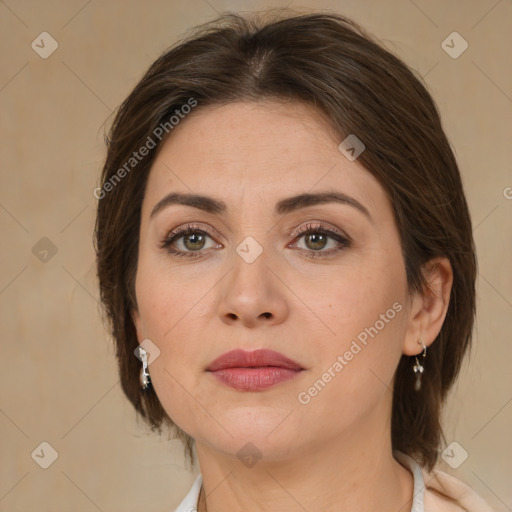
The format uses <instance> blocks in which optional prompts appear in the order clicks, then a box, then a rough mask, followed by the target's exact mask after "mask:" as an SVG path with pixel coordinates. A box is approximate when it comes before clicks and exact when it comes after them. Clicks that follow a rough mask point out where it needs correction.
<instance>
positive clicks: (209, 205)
mask: <svg viewBox="0 0 512 512" xmlns="http://www.w3.org/2000/svg"><path fill="white" fill-rule="evenodd" d="M326 203H341V204H346V205H348V206H352V207H354V208H356V209H357V210H359V211H360V212H361V213H363V214H364V215H365V216H366V217H367V218H368V219H369V220H370V221H371V222H373V219H372V217H371V215H370V212H369V211H368V209H367V208H366V207H365V206H363V205H362V204H361V203H360V202H359V201H357V200H356V199H354V198H353V197H350V196H348V195H346V194H342V193H340V192H334V191H333V192H320V193H315V194H308V193H305V194H299V195H297V196H292V197H287V198H285V199H281V200H280V201H278V202H277V204H276V207H275V212H276V214H278V215H286V214H287V213H290V212H293V211H296V210H299V209H301V208H307V207H309V206H315V205H318V204H326ZM173 204H182V205H185V206H192V207H193V208H198V209H199V210H203V211H205V212H208V213H213V214H224V213H226V212H227V210H228V207H227V205H226V203H224V201H221V200H220V199H215V198H213V197H208V196H203V195H199V194H181V193H178V192H171V193H170V194H168V195H166V196H165V197H164V198H163V199H161V200H160V201H158V203H157V204H156V205H155V206H154V207H153V209H152V210H151V214H150V218H151V217H154V216H155V215H156V214H157V213H158V212H159V211H161V210H163V209H164V208H166V207H168V206H170V205H173Z"/></svg>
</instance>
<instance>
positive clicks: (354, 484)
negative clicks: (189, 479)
mask: <svg viewBox="0 0 512 512" xmlns="http://www.w3.org/2000/svg"><path fill="white" fill-rule="evenodd" d="M369 423H370V422H365V424H366V425H369ZM373 425H374V424H373ZM373 425H372V424H371V423H370V425H369V428H367V429H364V428H363V429H361V428H360V426H358V428H357V429H354V431H357V432H352V433H346V434H345V435H340V434H338V435H336V436H333V438H332V439H328V440H321V441H322V442H318V443H315V444H314V445H313V444H312V445H310V446H309V447H307V448H305V449H303V450H301V453H297V454H294V456H289V457H283V458H281V459H279V460H276V459H272V460H269V459H268V458H266V457H265V454H263V458H262V459H261V460H259V461H258V462H257V464H255V465H254V466H252V467H250V468H249V467H246V466H244V465H243V464H242V463H241V462H240V461H239V460H238V459H237V458H236V456H231V457H230V456H226V455H225V454H220V453H219V452H218V451H216V450H215V449H213V448H212V447H211V445H206V444H203V443H198V442H197V440H196V449H197V454H198V458H199V464H200V468H201V473H202V476H203V486H204V490H205V492H204V493H203V494H204V496H205V498H206V499H205V500H201V501H205V503H202V504H200V507H199V509H198V510H199V512H204V511H205V510H207V511H208V512H221V511H225V510H244V511H247V512H266V511H274V510H280V511H283V512H287V511H298V510H336V511H341V512H343V511H353V510H358V511H359V512H372V511H375V510H379V511H381V512H387V511H390V512H397V511H400V512H408V511H409V510H410V508H411V504H412V496H413V479H412V475H411V474H410V472H409V471H408V470H407V469H406V468H404V467H403V466H401V465H400V464H399V463H398V462H397V461H396V460H395V459H394V458H393V456H392V449H391V441H390V435H389V434H390V433H389V425H388V426H387V429H386V430H385V431H382V432H380V433H379V432H376V431H375V430H376V428H375V426H373Z"/></svg>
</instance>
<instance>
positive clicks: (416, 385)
mask: <svg viewBox="0 0 512 512" xmlns="http://www.w3.org/2000/svg"><path fill="white" fill-rule="evenodd" d="M418 344H420V345H421V346H422V347H423V354H422V357H423V359H425V357H427V347H426V346H425V344H424V343H423V341H421V340H418ZM415 359H416V364H415V365H414V366H413V367H412V369H413V370H414V373H415V374H416V382H415V383H414V389H415V391H419V390H420V388H421V374H422V373H423V372H424V371H425V367H424V366H423V365H422V364H421V363H420V362H419V361H418V356H416V357H415Z"/></svg>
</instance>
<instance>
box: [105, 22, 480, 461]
mask: <svg viewBox="0 0 512 512" xmlns="http://www.w3.org/2000/svg"><path fill="white" fill-rule="evenodd" d="M191 98H193V99H194V101H197V107H196V111H197V110H198V109H201V108H202V107H204V106H210V105H217V104H226V103H230V102H235V101H258V100H262V99H280V98H281V99H288V100H290V99H291V100H294V101H300V102H305V103H307V104H309V105H312V106H313V107H314V108H315V109H316V110H317V111H318V112H321V113H322V114H324V116H325V117H326V118H327V119H328V120H329V122H330V123H331V124H332V127H333V128H334V130H335V132H336V133H337V134H339V137H340V142H341V140H343V139H344V138H345V137H346V136H347V135H348V134H355V135H356V136H357V137H358V138H360V139H361V140H362V141H363V142H364V144H365V146H366V150H365V151H364V152H363V153H362V154H361V155H360V156H359V158H358V162H360V163H361V164H362V165H363V166H364V167H365V168H366V169H367V170H368V171H369V172H370V173H371V174H372V175H373V176H375V177H376V178H377V179H378V180H379V182H380V183H381V185H382V186H383V187H384V189H385V190H386V192H387V194H388V196H389V198H390V201H391V203H392V206H393V211H394V217H395V221H396V224H397V227H398V230H399V233H400V237H401V245H402V254H403V258H404V264H405V269H406V274H407V282H408V287H409V290H410V291H411V292H413V291H422V290H423V289H424V287H425V286H427V285H426V282H425V279H424V278H423V274H422V272H421V269H422V266H423V264H425V263H426V262H427V261H429V260H431V259H433V258H435V257H440V256H445V257H447V258H448V259H449V261H450V263H451V266H452V269H453V285H452V290H451V297H450V304H449V308H448V312H447V315H446V318H445V321H444V324H443V327H442V329H441V331H440V333H439V335H438V337H437V339H436V340H435V342H434V343H433V345H432V346H431V347H430V349H429V353H428V358H427V361H426V364H427V371H426V372H425V374H424V378H423V385H422V388H421V390H420V391H419V392H416V391H414V373H413V372H412V370H411V358H410V357H409V356H405V355H404V356H402V358H401V360H400V362H399V365H398V368H397V370H396V375H395V380H394V391H393V393H394V395H393V406H392V425H391V432H392V445H393V449H397V450H401V451H403V452H405V453H406V454H408V455H410V456H412V457H415V458H416V459H417V460H418V461H419V462H420V463H422V464H423V465H424V466H426V467H428V468H429V469H430V468H432V466H433V465H434V464H435V463H436V461H437V457H438V450H439V445H440V443H441V440H442V438H443V434H442V428H441V422H440V417H441V410H442V405H443V403H444V401H445V399H446V396H447V392H448V390H449V389H450V387H451V386H452V384H453V382H454V380H455V378H456V377H457V375H458V372H459V369H460V366H461V362H462V359H463V356H464V354H465V352H466V350H467V348H468V346H469V345H470V341H471V333H472V326H473V320H474V314H475V279H476V257H475V248H474V242H473V237H472V229H471V220H470V215H469V212H468V207H467V203H466V199H465V197H464V192H463V187H462V183H461V177H460V173H459V169H458V167H457V163H456V160H455V157H454V154H453V152H452V150H451V148H450V144H449V142H448V140H447V138H446V135H445V133H444V132H443V129H442V126H441V121H440V117H439V114H438V111H437V108H436V105H435V103H434V101H433V100H432V98H431V96H430V94H429V93H428V92H427V90H426V88H425V86H424V85H422V83H421V82H420V81H419V80H418V79H417V78H416V77H415V75H414V74H413V73H412V72H411V71H410V70H409V68H408V67H407V66H406V65H405V64H404V63H403V62H402V61H401V60H400V59H398V58H397V57H395V56H394V55H392V54H391V53H390V52H388V51H387V50H385V49H384V48H383V47H382V46H381V45H380V44H379V43H377V42H375V41H374V40H373V38H372V37H371V36H369V35H367V34H366V33H365V32H364V31H363V30H362V29H361V28H360V27H358V26H357V25H356V24H355V23H354V22H353V21H351V20H349V19H347V18H345V17H342V16H340V15H335V14H323V13H313V14H306V15H298V16H297V15H293V16H289V15H287V16H285V17H272V18H271V19H268V18H265V17H261V16H260V17H249V18H244V17H241V16H239V15H236V14H227V15H223V16H221V17H220V18H219V19H217V20H215V21H213V22H211V23H208V24H206V25H203V26H201V27H199V28H198V29H197V30H196V31H195V32H194V34H193V35H192V36H191V37H189V38H188V39H186V40H184V41H181V42H180V43H179V44H177V45H175V46H174V47H173V48H171V49H170V50H169V51H167V52H166V53H164V54H163V55H162V56H161V57H160V58H159V59H158V60H156V61H155V62H154V63H153V64H152V65H151V67H150V68H149V70H148V71H147V73H146V74H145V75H144V77H143V78H142V79H141V81H140V82H139V83H138V84H137V86H136V87H135V89H134V90H133V91H132V93H131V94H130V95H129V96H128V98H127V99H126V100H125V101H124V103H123V104H122V105H121V106H120V108H119V110H118V112H117V115H116V117H115V120H114V123H113V126H112V128H111V131H110V135H109V137H108V141H107V145H108V154H107V158H106V162H105V165H104V168H103V173H102V189H101V195H100V197H101V199H100V200H99V204H98V212H97V220H96V232H95V243H96V251H97V268H98V277H99V285H100V293H101V300H102V302H103V305H104V308H105V311H106V313H107V316H108V318H109V320H110V322H111V326H112V334H113V338H114V340H115V344H116V355H117V360H118V364H119V372H120V378H121V384H122V388H123V390H124V393H125V394H126V396H127V397H128V399H129V400H130V401H131V403H132V404H133V405H134V407H135V409H136V410H137V411H138V412H139V413H140V414H141V415H142V416H143V417H144V418H145V420H146V421H147V422H148V424H149V425H150V426H151V427H152V428H153V429H158V430H159V431H161V425H162V423H163V422H164V423H166V424H167V425H169V426H171V427H172V426H175V427H176V432H177V435H178V437H179V438H180V439H182V440H183V441H184V442H185V446H186V450H187V453H188V455H189V456H190V460H192V439H191V438H190V437H189V436H188V435H187V434H186V433H184V432H183V431H181V430H180V429H179V428H178V427H177V426H176V425H174V423H173V422H172V420H171V419H170V418H169V417H168V415H167V414H166V412H165V410H164V409H163V407H162V405H161V403H160V401H159V400H158V397H157V396H156V394H155V392H154V390H153V389H152V388H150V389H149V390H147V391H143V390H142V389H141V387H140V384H139V373H140V362H139V361H138V360H137V358H136V357H135V356H134V350H135V348H136V347H137V346H138V341H137V336H136V332H135V327H134V324H133V321H132V317H131V312H132V310H133V309H134V308H136V306H137V302H136V297H135V291H134V282H135V275H136V271H137V255H138V242H139V229H140V212H141V205H142V200H143V197H144V190H145V186H146V182H147V178H148V174H149V171H150V169H151V165H152V162H153V161H154V158H155V156H156V153H157V151H158V147H157V148H156V149H155V150H154V151H153V150H152V151H149V152H148V154H147V155H146V156H145V157H144V158H141V159H140V162H139V161H137V165H136V168H134V169H133V170H131V172H128V171H130V169H128V170H127V169H126V162H127V161H129V159H130V158H131V157H132V153H133V151H134V150H135V149H137V148H139V147H140V146H142V145H144V144H145V143H146V141H147V140H148V137H150V136H151V134H152V133H154V130H155V129H156V128H157V127H158V126H161V125H162V123H165V122H166V121H168V119H169V117H170V116H171V115H172V114H173V112H175V111H176V109H180V108H181V107H182V106H183V105H184V104H186V103H187V102H189V101H190V99H191ZM185 122H186V121H185ZM166 131H169V135H168V136H172V131H170V130H166ZM164 140H165V138H162V141H164ZM162 141H158V146H161V145H162ZM132 163H133V162H132ZM123 166H125V167H124V168H125V170H126V172H124V173H122V174H123V176H122V182H119V183H117V181H116V182H115V183H114V182H113V181H112V180H113V178H116V180H117V179H118V178H120V174H119V173H120V170H121V169H122V168H123ZM116 173H117V174H116ZM109 180H110V181H109ZM107 183H110V184H111V186H110V187H105V185H106V184H107ZM97 190H100V189H97ZM107 190H108V193H107V192H105V191H107Z"/></svg>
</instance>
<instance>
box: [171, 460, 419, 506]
mask: <svg viewBox="0 0 512 512" xmlns="http://www.w3.org/2000/svg"><path fill="white" fill-rule="evenodd" d="M393 455H394V457H395V459H396V460H398V462H400V464H402V466H405V467H406V468H407V469H408V470H409V471H410V472H411V473H412V476H413V480H414V490H413V501H412V507H411V511H410V512H424V509H423V498H424V496H425V482H424V480H423V474H422V472H421V468H420V466H419V464H418V463H417V462H416V461H415V460H414V459H412V458H411V457H409V456H408V455H406V454H405V453H402V452H399V451H395V452H394V453H393ZM202 483H203V477H202V475H201V474H199V475H197V477H196V479H195V480H194V483H193V484H192V487H191V488H190V490H189V491H188V494H187V495H186V496H185V498H184V499H183V501H182V502H181V503H180V504H179V506H178V508H177V509H176V510H175V511H174V512H197V502H198V500H199V493H200V491H201V485H202Z"/></svg>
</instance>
